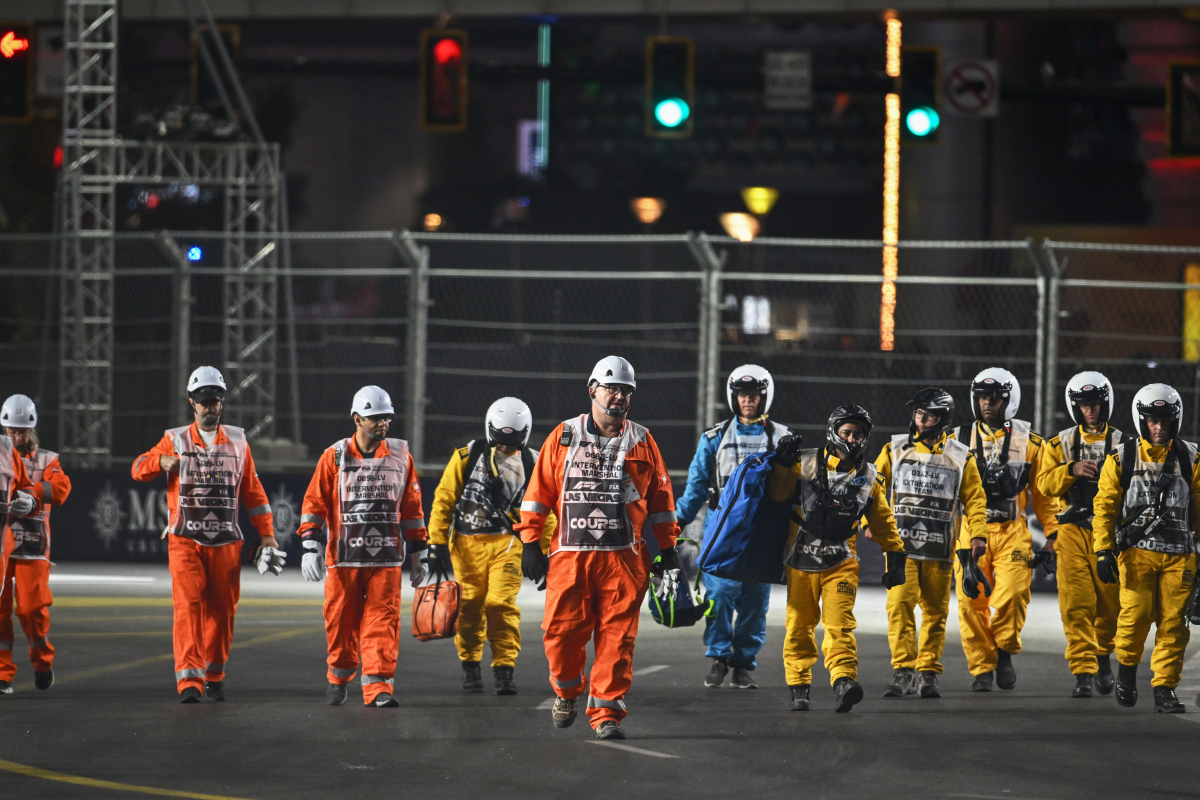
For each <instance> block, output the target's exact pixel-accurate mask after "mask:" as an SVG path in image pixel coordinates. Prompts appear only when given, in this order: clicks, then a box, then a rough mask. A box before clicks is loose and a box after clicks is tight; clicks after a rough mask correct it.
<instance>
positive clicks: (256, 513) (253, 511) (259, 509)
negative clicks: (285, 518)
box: [246, 503, 271, 517]
mask: <svg viewBox="0 0 1200 800" xmlns="http://www.w3.org/2000/svg"><path fill="white" fill-rule="evenodd" d="M246 513H247V514H249V515H250V516H252V517H261V516H262V515H263V514H270V513H271V504H270V503H267V504H266V505H265V506H255V507H254V508H248V509H246Z"/></svg>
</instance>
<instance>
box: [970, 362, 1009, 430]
mask: <svg viewBox="0 0 1200 800" xmlns="http://www.w3.org/2000/svg"><path fill="white" fill-rule="evenodd" d="M981 394H999V395H1000V396H1001V397H1006V398H1008V404H1007V405H1006V406H1004V421H1005V422H1008V421H1009V420H1010V419H1012V418H1013V417H1015V416H1016V415H1017V409H1018V408H1020V406H1021V384H1020V383H1019V382H1018V381H1017V376H1016V375H1013V374H1012V373H1011V372H1009V371H1008V370H1006V369H1003V368H1001V367H988V368H987V369H985V370H984V371H983V372H980V373H979V374H978V375H976V376H975V380H973V381H971V410H972V411H974V412H975V419H977V420H982V419H983V414H981V413H980V412H979V395H981Z"/></svg>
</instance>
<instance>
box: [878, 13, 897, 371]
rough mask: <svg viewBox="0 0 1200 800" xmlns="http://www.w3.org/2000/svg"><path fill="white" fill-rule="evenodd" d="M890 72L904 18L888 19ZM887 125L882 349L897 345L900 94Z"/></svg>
mask: <svg viewBox="0 0 1200 800" xmlns="http://www.w3.org/2000/svg"><path fill="white" fill-rule="evenodd" d="M887 74H888V75H889V76H890V77H893V78H897V77H899V76H900V20H898V19H896V18H895V17H894V16H892V17H890V18H889V19H888V21H887ZM885 102H886V104H887V121H886V122H885V124H884V128H883V287H882V292H881V297H880V302H879V349H880V350H894V349H895V347H896V275H897V274H898V272H899V269H898V258H897V252H896V242H897V241H898V240H899V237H900V95H898V94H895V93H891V94H889V95H888V96H887V99H886V101H885Z"/></svg>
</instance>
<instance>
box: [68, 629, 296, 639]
mask: <svg viewBox="0 0 1200 800" xmlns="http://www.w3.org/2000/svg"><path fill="white" fill-rule="evenodd" d="M263 630H293V629H292V628H277V627H270V628H266V627H263V628H259V629H258V631H260V632H261V631H263ZM172 633H174V631H77V632H72V631H62V632H55V634H54V636H53V638H55V639H92V638H96V637H109V636H170V635H171V634H172Z"/></svg>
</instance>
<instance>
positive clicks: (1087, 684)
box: [1071, 672, 1096, 697]
mask: <svg viewBox="0 0 1200 800" xmlns="http://www.w3.org/2000/svg"><path fill="white" fill-rule="evenodd" d="M1095 680H1096V676H1095V675H1093V674H1091V673H1090V672H1084V673H1081V674H1079V675H1076V676H1075V688H1074V689H1072V690H1071V697H1091V696H1092V686H1093V685H1094V684H1095Z"/></svg>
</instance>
